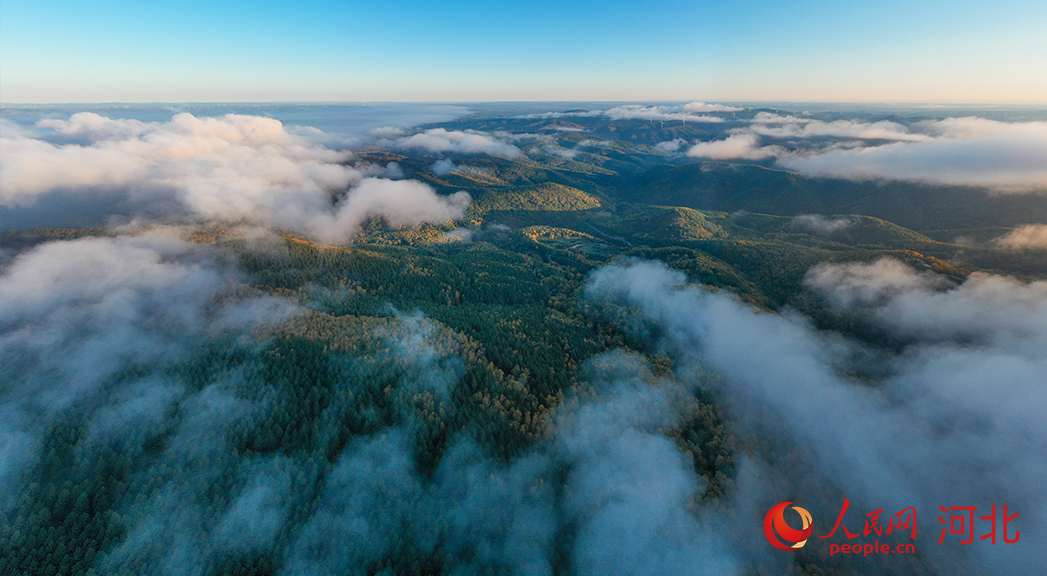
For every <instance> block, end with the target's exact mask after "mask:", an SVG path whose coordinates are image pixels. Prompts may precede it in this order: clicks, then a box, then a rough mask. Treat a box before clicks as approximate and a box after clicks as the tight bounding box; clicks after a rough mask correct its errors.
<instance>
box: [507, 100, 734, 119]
mask: <svg viewBox="0 0 1047 576" xmlns="http://www.w3.org/2000/svg"><path fill="white" fill-rule="evenodd" d="M738 110H742V108H735V107H734V106H726V105H723V104H706V103H705V102H691V103H690V104H684V105H682V106H646V105H642V104H626V105H624V106H616V107H614V108H608V109H607V110H580V111H576V112H543V113H539V114H525V115H523V116H519V118H569V117H579V118H586V117H588V118H592V117H597V116H606V117H608V118H610V119H612V120H651V121H654V120H658V121H665V122H668V121H673V120H676V121H683V122H723V118H720V117H719V116H710V115H708V114H709V113H713V112H736V111H738Z"/></svg>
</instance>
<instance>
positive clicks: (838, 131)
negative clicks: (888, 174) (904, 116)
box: [749, 112, 930, 141]
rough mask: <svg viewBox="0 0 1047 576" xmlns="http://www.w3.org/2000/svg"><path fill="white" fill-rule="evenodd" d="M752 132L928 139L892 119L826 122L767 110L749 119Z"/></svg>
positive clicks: (807, 136) (803, 136)
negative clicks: (781, 114)
mask: <svg viewBox="0 0 1047 576" xmlns="http://www.w3.org/2000/svg"><path fill="white" fill-rule="evenodd" d="M749 130H750V131H752V132H753V133H754V134H759V135H761V136H770V137H773V138H815V137H819V136H835V137H838V138H864V139H877V140H905V141H921V140H929V139H930V136H928V135H926V134H919V133H911V132H910V131H909V130H908V129H906V127H905V126H903V125H901V124H898V123H895V122H887V121H881V122H871V123H870V122H859V121H855V120H835V121H833V122H825V121H822V120H815V119H813V118H798V117H796V116H779V115H777V114H771V113H770V112H760V113H759V114H757V115H756V117H755V118H753V120H752V125H751V126H750V128H749Z"/></svg>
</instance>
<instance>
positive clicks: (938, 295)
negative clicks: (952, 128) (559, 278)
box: [588, 260, 1047, 574]
mask: <svg viewBox="0 0 1047 576" xmlns="http://www.w3.org/2000/svg"><path fill="white" fill-rule="evenodd" d="M809 282H810V286H811V287H812V288H813V289H814V290H816V291H818V292H820V293H822V294H825V295H826V296H828V297H829V299H830V301H831V302H832V303H833V305H834V306H835V307H838V308H840V309H843V310H846V311H848V312H849V313H851V314H853V315H854V317H856V318H861V319H863V320H865V321H868V322H870V323H872V324H873V325H875V326H876V327H878V328H880V329H882V330H885V331H887V332H888V333H889V334H891V335H893V336H896V337H900V338H904V339H905V340H906V341H908V342H911V344H910V345H908V346H906V349H905V351H904V352H903V353H900V354H895V353H891V352H889V351H886V350H877V351H875V352H873V351H870V350H868V349H866V348H864V347H863V346H861V345H860V344H858V343H856V342H852V341H848V340H846V339H844V338H842V337H840V336H839V335H834V334H831V333H824V332H819V331H817V330H815V329H814V328H813V327H812V326H811V323H810V322H809V321H808V320H807V319H805V318H802V317H800V316H799V315H797V314H795V313H793V314H789V313H786V314H768V313H764V312H760V311H758V310H755V309H753V308H751V307H749V306H746V305H744V304H742V303H741V302H739V301H738V300H737V299H736V298H735V297H733V296H730V295H727V294H725V293H708V292H705V291H703V290H701V289H698V288H697V287H694V286H690V285H687V284H686V278H685V277H684V275H683V274H682V273H679V272H674V271H670V270H668V269H667V268H665V267H664V266H663V265H661V264H660V263H650V262H632V263H626V264H624V265H616V266H608V267H606V268H603V269H601V270H598V271H597V272H595V273H594V274H593V275H592V277H591V280H590V284H589V288H588V292H589V294H590V295H592V296H595V297H597V298H600V299H603V300H605V301H606V300H610V301H612V302H619V303H623V304H625V305H626V306H627V307H628V308H627V309H628V310H629V313H630V317H631V318H635V319H637V320H639V319H644V320H646V321H647V322H650V323H651V324H653V325H654V326H657V328H658V330H657V331H656V333H657V334H660V335H661V341H660V342H659V346H660V347H661V349H662V350H664V351H665V352H666V353H668V354H670V356H671V357H672V358H673V360H674V361H675V362H676V365H677V366H678V367H679V368H678V370H681V371H684V372H685V373H686V372H687V371H688V370H691V371H694V373H707V372H708V370H709V369H715V370H717V371H719V372H720V373H721V374H722V375H723V377H724V383H723V386H724V387H725V389H726V392H727V395H726V396H727V397H728V398H731V400H730V401H731V403H732V405H734V409H733V412H735V413H737V414H741V415H743V416H742V417H741V418H740V419H739V420H740V421H739V422H738V424H739V425H742V426H745V425H746V422H753V424H752V425H757V426H760V427H761V428H760V429H759V430H760V431H759V433H761V434H763V437H764V438H780V439H783V440H787V441H786V445H792V446H795V447H796V449H797V450H796V452H797V453H798V454H797V456H796V457H797V458H799V459H801V460H807V461H808V462H810V466H805V465H803V464H801V463H799V462H796V461H793V460H792V458H794V457H793V456H790V460H789V464H788V465H787V466H786V467H783V469H781V470H778V472H779V473H777V474H775V476H774V484H773V485H771V484H770V483H767V482H765V483H764V487H763V488H762V489H760V488H759V487H758V486H757V489H755V490H753V489H750V490H749V491H748V492H746V493H739V497H740V499H741V503H740V504H739V508H740V509H743V508H744V507H745V503H746V502H749V501H751V499H752V498H758V497H759V496H760V493H761V492H772V493H775V492H776V493H779V494H781V493H782V492H783V491H784V492H785V494H782V496H787V495H793V496H800V494H795V493H793V492H792V489H791V487H790V486H789V485H788V484H789V483H790V482H797V483H801V484H803V486H805V487H806V488H805V489H803V490H802V491H803V492H804V494H803V497H804V499H805V502H810V505H811V509H812V511H813V512H814V516H815V518H819V517H822V516H821V515H820V512H824V513H825V515H828V514H829V513H830V512H829V511H830V510H833V509H834V508H835V511H838V510H839V507H840V503H841V502H840V500H842V496H835V495H834V496H832V497H830V498H827V499H825V498H824V495H825V493H826V491H828V492H830V493H832V492H835V490H840V491H842V492H843V494H844V495H846V497H849V498H850V499H851V500H852V501H854V504H855V505H856V507H858V508H859V509H865V510H872V509H874V508H882V509H884V510H890V511H894V510H900V509H902V508H903V507H906V506H914V507H915V508H916V510H917V511H918V512H917V513H918V514H920V515H922V516H921V517H930V518H932V521H931V522H932V523H934V520H933V518H934V516H931V514H936V513H937V512H938V508H937V507H938V506H955V504H951V502H956V501H963V502H965V503H967V504H966V505H969V506H977V507H979V510H981V509H982V508H981V507H982V506H984V507H985V511H986V512H988V510H989V505H998V504H999V503H1000V502H1002V501H1006V502H1007V503H1008V505H1009V506H1010V507H1011V508H1012V509H1013V510H1015V511H1018V509H1019V508H1020V509H1021V518H1022V519H1023V521H1022V524H1021V527H1020V530H1021V539H1022V541H1025V539H1026V538H1029V539H1030V541H1035V540H1034V539H1042V538H1043V537H1044V535H1045V534H1047V521H1045V519H1047V498H1045V496H1044V492H1043V489H1042V486H1043V485H1044V484H1045V482H1047V459H1045V457H1044V451H1043V446H1045V445H1047V426H1045V425H1044V419H1043V414H1044V410H1045V409H1047V381H1045V380H1044V377H1043V375H1044V374H1047V282H1034V283H1022V282H1018V281H1017V280H1014V279H1012V278H1006V277H999V276H988V275H973V276H972V277H970V278H968V279H967V281H966V282H964V283H963V284H961V285H959V286H955V285H954V284H953V283H952V282H951V281H948V280H945V279H941V278H938V277H935V276H934V275H932V274H928V273H917V272H915V271H914V270H912V269H911V268H909V267H907V266H905V265H903V264H901V263H900V262H897V261H891V260H888V261H881V262H876V263H873V264H850V265H843V266H835V265H824V266H820V267H818V268H816V269H814V270H813V271H812V273H811V275H810V277H809ZM870 364H875V365H876V366H875V370H876V373H877V375H876V376H875V382H874V383H870V382H868V381H862V380H859V379H856V378H852V377H851V376H849V375H848V374H849V373H851V374H853V372H852V370H854V369H855V368H858V369H859V370H865V371H867V372H866V373H868V370H870V369H871V368H870V366H869V365H870ZM771 445H772V446H774V445H775V444H774V442H773V441H772V442H771ZM899 446H904V449H901V450H899V449H898V447H899ZM770 450H775V448H771V449H770ZM775 459H778V461H781V460H780V454H777V455H774V456H773V457H772V458H771V461H774V460H775ZM794 466H795V467H796V468H793V470H799V471H800V472H797V473H791V472H790V467H794ZM790 476H792V480H790V479H789V478H790ZM837 494H838V493H837ZM772 497H773V496H772ZM837 498H839V499H837ZM783 499H784V498H783ZM822 499H825V502H819V501H820V500H822ZM774 501H777V500H772V501H771V502H772V503H773V502H774ZM755 508H756V509H757V510H758V509H759V508H760V507H759V506H756V507H755ZM853 509H854V508H853V507H852V510H853ZM766 510H767V508H762V510H760V511H759V512H757V513H758V514H760V515H761V516H762V513H763V512H764V511H766ZM754 516H755V514H754ZM859 518H860V516H859ZM749 521H750V522H754V523H755V522H759V517H755V518H751V519H750V520H749ZM847 521H848V522H851V520H850V519H848V520H847ZM821 526H822V528H820V529H819V530H825V531H828V529H829V528H831V526H832V520H831V517H830V520H828V522H827V523H824V524H822V525H821ZM860 527H861V524H860V522H859V523H858V524H857V528H858V529H859V530H860ZM851 530H852V531H855V527H851ZM983 533H984V532H983ZM1012 534H1013V532H1012ZM938 535H939V531H938V530H936V529H932V530H929V531H927V533H924V532H923V530H921V531H920V533H919V534H918V535H917V541H918V543H917V547H918V548H921V547H922V548H923V549H924V550H925V551H926V553H927V554H928V557H929V558H930V559H931V561H932V562H933V563H934V564H937V568H938V570H940V571H942V572H950V573H952V572H956V571H957V570H956V569H955V568H954V567H959V566H962V567H963V568H964V569H966V570H970V571H973V572H978V573H996V572H1000V571H1001V570H1002V571H1011V572H1015V573H1023V574H1036V573H1038V569H1039V567H1040V566H1042V564H1043V558H1042V554H1041V552H1040V549H1039V548H1038V547H1029V548H1021V549H1019V548H1017V547H1014V548H1011V549H1009V550H1008V551H1007V552H1008V553H1007V554H997V553H996V551H995V550H994V549H993V547H991V546H988V547H977V548H976V547H970V549H969V550H965V551H958V550H957V548H956V547H952V548H949V549H943V548H942V547H941V546H938V543H937V540H938Z"/></svg>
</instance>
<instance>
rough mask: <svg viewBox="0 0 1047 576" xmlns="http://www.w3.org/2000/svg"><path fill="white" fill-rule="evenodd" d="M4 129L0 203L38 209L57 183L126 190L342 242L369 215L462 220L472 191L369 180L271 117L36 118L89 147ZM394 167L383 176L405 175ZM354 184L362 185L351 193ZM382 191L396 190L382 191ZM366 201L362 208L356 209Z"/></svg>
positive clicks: (145, 200) (135, 199)
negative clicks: (445, 193) (444, 192)
mask: <svg viewBox="0 0 1047 576" xmlns="http://www.w3.org/2000/svg"><path fill="white" fill-rule="evenodd" d="M7 128H8V126H7V125H5V129H4V132H3V135H2V139H0V203H2V204H3V205H6V206H26V205H32V204H34V203H35V202H36V201H37V199H38V198H39V197H41V195H43V194H45V193H47V192H49V191H53V190H64V191H74V192H76V193H77V194H83V195H87V196H97V197H101V196H107V195H113V194H120V195H124V196H125V197H126V198H127V200H128V203H129V204H130V205H131V206H132V207H134V208H135V209H136V214H139V215H141V214H145V215H149V216H159V217H161V218H162V219H164V220H168V221H171V220H174V221H178V222H193V221H222V222H227V223H239V222H248V223H253V224H259V225H262V226H272V227H284V228H290V229H294V230H297V231H300V232H304V233H306V234H310V235H313V236H314V237H316V238H317V239H321V240H323V241H325V242H345V241H347V240H348V239H349V238H350V237H351V236H352V235H353V233H354V232H355V231H356V229H355V226H357V225H358V224H360V223H361V222H362V221H363V220H364V219H366V218H367V217H370V216H378V217H382V218H384V219H386V220H387V221H389V222H390V223H396V222H399V223H402V224H417V223H419V222H424V221H433V220H445V219H447V218H457V217H460V216H461V210H462V209H463V208H462V202H463V201H464V200H466V199H467V197H466V196H462V195H458V196H455V197H454V198H442V197H439V196H437V195H436V194H435V193H434V192H433V191H432V190H431V189H430V188H428V187H427V186H425V185H422V184H419V183H417V182H413V183H412V182H407V181H403V182H395V183H393V182H389V181H383V182H385V183H384V184H379V183H378V182H377V181H376V180H377V179H374V178H369V176H370V175H372V174H378V173H381V172H382V170H381V169H379V168H377V167H370V166H365V167H362V168H356V167H351V166H347V165H346V164H345V162H346V161H347V160H348V159H349V158H350V154H349V153H346V152H336V151H333V150H329V149H327V148H324V147H322V146H318V145H315V144H312V143H310V142H309V141H306V140H305V139H303V138H301V137H299V136H296V135H292V134H290V133H288V132H287V131H286V130H285V129H284V127H283V125H282V124H281V123H280V122H279V121H277V120H273V119H271V118H261V117H257V116H241V115H234V114H230V115H227V116H223V117H221V118H196V117H194V116H192V115H190V114H178V115H176V116H174V118H172V119H171V120H170V121H169V122H139V121H136V120H113V119H109V118H105V117H103V116H99V115H97V114H92V113H79V114H74V115H73V116H72V117H71V118H70V119H69V120H46V121H41V122H40V123H39V124H38V126H37V129H38V130H40V131H45V132H46V131H47V130H50V131H51V132H50V133H51V134H57V135H60V136H63V137H73V136H75V137H77V138H79V139H83V140H85V141H86V143H85V144H54V143H51V142H48V141H46V140H44V139H43V136H39V135H37V136H34V135H31V134H29V133H27V132H25V131H21V130H8V129H7ZM397 168H398V167H397V166H395V165H389V166H387V167H386V168H385V170H384V172H385V173H386V174H388V175H392V176H397V177H399V176H402V171H398V170H397ZM357 185H360V186H363V187H364V190H363V191H357V190H355V189H351V188H352V187H353V186H357ZM377 190H380V191H381V192H382V193H383V194H387V195H388V196H389V197H388V198H384V199H383V198H377V197H375V196H374V192H375V191H377ZM347 191H348V193H347ZM466 203H467V202H466ZM419 207H425V208H429V209H432V210H433V212H431V213H428V214H426V213H423V212H422V211H421V210H420V209H419ZM358 208H366V210H364V212H359V213H352V212H351V211H352V210H354V209H358ZM331 222H339V223H342V224H343V225H344V226H343V227H342V228H338V229H336V228H333V227H332V226H331ZM317 226H320V228H317Z"/></svg>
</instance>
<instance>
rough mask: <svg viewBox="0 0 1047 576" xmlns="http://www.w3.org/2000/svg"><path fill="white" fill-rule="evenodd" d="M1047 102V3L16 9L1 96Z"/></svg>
mask: <svg viewBox="0 0 1047 576" xmlns="http://www.w3.org/2000/svg"><path fill="white" fill-rule="evenodd" d="M490 100H496V101H508V100H515V101H524V100H526V101H531V100H604V101H606V100H637V101H639V100H642V101H663V100H775V101H781V100H792V101H876V102H942V103H951V102H972V103H983V102H994V103H1029V104H1044V103H1047V2H1045V1H1043V0H1029V1H1022V0H1000V1H995V2H987V1H982V2H971V1H966V0H951V1H947V2H919V0H917V1H916V2H915V3H912V2H903V1H897V0H884V1H878V2H866V3H860V4H859V3H854V2H846V1H843V2H841V1H839V0H832V1H830V0H810V1H805V2H799V1H795V0H734V1H717V2H701V1H694V0H692V1H688V2H675V1H673V2H660V3H656V4H652V5H642V4H640V3H638V2H620V1H616V0H605V1H601V2H595V1H588V0H584V1H575V2H572V1H564V0H560V1H555V2H554V1H547V0H531V1H528V2H521V1H511V2H510V1H507V2H477V1H474V0H465V1H461V2H454V3H452V2H435V1H429V0H421V1H413V2H396V1H389V2H384V3H378V2H370V1H364V2H352V1H344V0H343V1H339V2H336V1H332V0H300V1H298V2H288V1H286V0H284V1H279V2H277V1H272V0H251V1H248V0H180V1H178V2H172V1H170V0H168V1H165V2H156V1H153V0H133V1H132V0H105V1H97V0H77V1H72V0H3V1H2V2H0V101H3V102H6V103H16V102H205V101H206V102H212V101H490Z"/></svg>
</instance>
